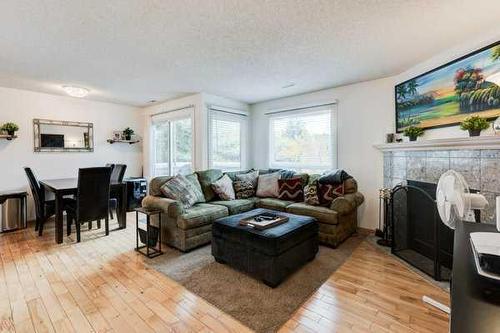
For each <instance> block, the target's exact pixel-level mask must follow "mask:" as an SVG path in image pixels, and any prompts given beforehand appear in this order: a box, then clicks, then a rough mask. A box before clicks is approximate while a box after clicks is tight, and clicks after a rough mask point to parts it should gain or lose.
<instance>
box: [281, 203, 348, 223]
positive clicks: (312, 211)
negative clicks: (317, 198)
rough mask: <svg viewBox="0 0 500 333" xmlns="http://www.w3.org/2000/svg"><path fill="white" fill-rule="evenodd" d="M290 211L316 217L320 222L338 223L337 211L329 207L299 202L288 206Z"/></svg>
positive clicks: (287, 208)
mask: <svg viewBox="0 0 500 333" xmlns="http://www.w3.org/2000/svg"><path fill="white" fill-rule="evenodd" d="M286 211H287V212H288V213H292V214H297V215H306V216H312V217H315V218H316V219H317V220H318V222H320V223H327V224H338V223H339V222H338V220H337V212H335V211H333V210H331V209H330V208H327V207H321V206H311V205H308V204H306V203H303V202H297V203H294V204H291V205H289V206H288V207H286Z"/></svg>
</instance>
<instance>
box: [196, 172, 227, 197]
mask: <svg viewBox="0 0 500 333" xmlns="http://www.w3.org/2000/svg"><path fill="white" fill-rule="evenodd" d="M196 174H197V175H198V180H199V181H200V184H201V189H202V190H203V195H204V196H205V201H212V200H214V198H216V194H215V192H214V190H212V183H213V182H215V181H216V180H217V179H219V178H221V177H222V170H219V169H210V170H205V171H197V172H196Z"/></svg>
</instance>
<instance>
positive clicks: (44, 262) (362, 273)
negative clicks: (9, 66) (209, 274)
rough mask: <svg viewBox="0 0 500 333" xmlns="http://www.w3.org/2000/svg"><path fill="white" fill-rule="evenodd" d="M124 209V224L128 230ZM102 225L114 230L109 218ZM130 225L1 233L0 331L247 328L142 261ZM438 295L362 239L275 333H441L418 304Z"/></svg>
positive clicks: (439, 317) (436, 315)
mask: <svg viewBox="0 0 500 333" xmlns="http://www.w3.org/2000/svg"><path fill="white" fill-rule="evenodd" d="M132 218H133V215H130V216H129V226H133V225H134V223H133V219H132ZM111 227H112V228H113V227H116V221H112V223H111ZM134 237H135V232H134V229H133V227H129V228H128V229H125V230H119V231H112V232H111V234H110V236H108V237H104V235H103V232H102V229H101V230H95V229H94V230H90V231H89V230H87V229H86V227H84V228H83V233H82V242H81V243H79V244H77V243H75V242H74V241H75V236H74V234H73V235H72V236H71V237H65V238H64V243H63V244H60V245H56V244H54V242H53V240H54V228H53V221H52V222H49V223H48V225H47V227H46V228H45V231H44V235H43V236H42V237H38V235H37V234H36V233H35V232H34V231H33V229H32V226H30V228H29V229H25V230H21V231H17V232H11V233H7V234H1V235H0V293H1V294H2V295H6V297H2V298H0V320H1V321H0V332H34V331H35V330H36V331H38V332H52V331H55V332H139V331H140V332H251V330H250V329H248V328H247V327H245V326H244V325H243V324H241V323H239V322H238V321H236V320H235V319H233V318H232V317H231V316H229V315H228V314H226V313H224V312H222V311H221V310H220V309H218V308H216V307H214V306H212V305H210V304H209V303H208V302H206V301H205V300H203V299H201V298H200V297H198V296H197V295H195V294H194V293H192V292H190V291H189V290H186V289H185V288H184V287H183V286H182V285H179V284H178V283H177V282H175V281H173V280H172V279H170V278H169V277H167V276H165V275H163V274H162V273H159V272H157V271H156V270H154V269H152V268H150V267H149V266H148V260H147V259H146V258H145V257H143V256H142V255H139V254H137V253H136V252H135V251H133V246H134V245H135V238H134ZM424 294H425V295H430V296H432V297H434V298H436V299H439V300H440V301H442V302H445V303H448V302H449V296H448V294H447V293H446V292H444V291H442V290H441V289H439V288H437V287H435V286H434V285H431V284H429V283H428V282H427V281H426V280H424V279H422V278H421V277H420V276H418V275H417V274H415V273H414V272H413V271H411V270H409V269H408V268H407V267H406V266H405V265H404V264H402V263H401V262H399V261H398V260H396V259H395V258H394V257H392V256H391V255H388V254H386V253H384V252H382V251H380V250H379V249H377V248H376V247H375V246H374V245H372V244H370V243H368V242H363V243H362V244H361V245H360V247H359V248H358V249H356V250H355V251H354V253H353V255H352V256H351V257H350V258H349V259H348V260H347V261H346V262H345V263H344V264H343V265H342V266H341V267H340V268H339V269H338V270H337V271H336V272H335V273H334V274H332V276H330V277H329V279H328V280H327V281H326V282H325V283H324V284H323V285H322V286H321V287H320V288H319V289H318V290H317V291H316V292H315V293H314V294H313V295H312V296H311V297H310V298H309V299H308V300H307V301H306V302H305V303H304V304H303V305H302V306H301V307H300V308H299V309H298V310H297V311H296V312H295V313H294V314H293V316H292V317H291V318H290V320H289V321H288V322H287V323H285V324H284V325H283V327H282V328H281V329H280V330H279V331H280V332H446V331H447V330H448V316H447V315H446V314H443V313H442V312H439V311H438V310H436V309H434V308H431V307H429V306H428V305H426V304H424V303H422V301H421V297H422V296H423V295H424Z"/></svg>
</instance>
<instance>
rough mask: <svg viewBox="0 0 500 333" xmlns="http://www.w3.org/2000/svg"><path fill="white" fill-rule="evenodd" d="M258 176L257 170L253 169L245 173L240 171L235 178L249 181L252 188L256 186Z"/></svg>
mask: <svg viewBox="0 0 500 333" xmlns="http://www.w3.org/2000/svg"><path fill="white" fill-rule="evenodd" d="M258 178H259V171H258V170H253V171H250V172H247V173H240V174H237V175H236V176H235V180H241V181H249V182H251V183H252V185H253V187H254V188H257V179H258Z"/></svg>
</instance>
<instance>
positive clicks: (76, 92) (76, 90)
mask: <svg viewBox="0 0 500 333" xmlns="http://www.w3.org/2000/svg"><path fill="white" fill-rule="evenodd" d="M62 88H63V89H64V91H65V92H66V94H68V95H70V96H72V97H78V98H83V97H85V96H87V95H88V93H89V90H88V89H86V88H81V87H75V86H63V87H62Z"/></svg>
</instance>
